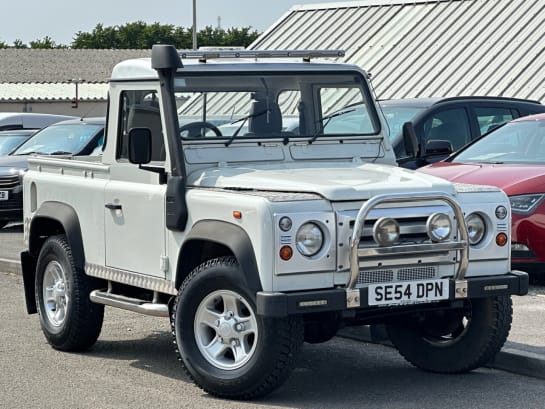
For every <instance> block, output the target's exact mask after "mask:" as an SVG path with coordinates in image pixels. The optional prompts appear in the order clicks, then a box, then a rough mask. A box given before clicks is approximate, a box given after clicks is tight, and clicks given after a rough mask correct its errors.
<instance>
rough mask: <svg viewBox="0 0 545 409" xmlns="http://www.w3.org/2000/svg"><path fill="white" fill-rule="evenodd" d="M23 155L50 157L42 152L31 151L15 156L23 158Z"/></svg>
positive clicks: (15, 154)
mask: <svg viewBox="0 0 545 409" xmlns="http://www.w3.org/2000/svg"><path fill="white" fill-rule="evenodd" d="M23 155H49V154H48V153H45V152H40V151H30V152H22V153H14V154H13V156H23Z"/></svg>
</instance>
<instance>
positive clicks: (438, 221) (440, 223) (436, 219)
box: [426, 213, 452, 242]
mask: <svg viewBox="0 0 545 409" xmlns="http://www.w3.org/2000/svg"><path fill="white" fill-rule="evenodd" d="M426 230H427V231H428V236H429V237H430V239H431V241H434V242H440V241H443V240H446V239H447V238H448V237H449V236H450V232H451V230H452V225H451V223H450V218H449V217H448V216H447V215H446V214H445V213H434V214H432V215H431V216H430V217H429V218H428V221H427V222H426Z"/></svg>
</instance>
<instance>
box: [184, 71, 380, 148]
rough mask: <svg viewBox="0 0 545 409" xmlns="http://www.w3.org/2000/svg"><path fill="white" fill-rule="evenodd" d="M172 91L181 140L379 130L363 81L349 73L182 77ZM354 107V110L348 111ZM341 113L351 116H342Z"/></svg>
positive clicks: (295, 136)
mask: <svg viewBox="0 0 545 409" xmlns="http://www.w3.org/2000/svg"><path fill="white" fill-rule="evenodd" d="M175 86H176V101H177V105H178V114H179V116H180V125H181V127H180V128H181V129H180V134H181V136H182V137H184V138H189V139H193V138H201V137H203V136H206V137H226V139H230V140H231V139H234V138H233V137H236V139H244V138H246V139H247V138H256V137H257V138H275V137H282V138H290V139H291V138H303V137H306V138H315V137H319V138H322V137H331V136H339V135H343V136H344V135H346V136H362V135H376V134H377V133H378V132H379V131H380V123H379V120H378V115H377V113H376V110H375V108H374V104H373V103H366V102H367V101H372V100H371V96H370V93H369V91H368V88H367V86H366V85H365V82H364V80H363V77H361V76H359V75H355V74H353V73H351V74H346V73H345V74H327V75H325V74H312V73H310V74H309V73H301V74H290V75H281V74H266V75H263V74H261V75H255V74H252V75H229V76H203V75H200V76H186V77H183V78H177V79H176V82H175ZM356 104H357V105H358V109H351V108H350V107H351V106H354V105H356ZM343 110H351V112H350V114H349V115H348V114H347V115H346V116H342V117H340V116H339V115H338V112H340V111H343ZM337 118H338V119H339V120H338V121H337V120H336V119H337ZM203 123H206V125H205V127H203V126H202V124H203ZM203 128H204V129H203Z"/></svg>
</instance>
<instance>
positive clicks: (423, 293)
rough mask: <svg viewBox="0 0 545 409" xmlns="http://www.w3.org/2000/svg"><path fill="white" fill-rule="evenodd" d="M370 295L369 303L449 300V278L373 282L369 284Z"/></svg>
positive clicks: (390, 303)
mask: <svg viewBox="0 0 545 409" xmlns="http://www.w3.org/2000/svg"><path fill="white" fill-rule="evenodd" d="M368 297H369V300H368V302H369V305H401V304H416V303H425V302H431V301H439V300H448V297H449V280H448V279H440V280H426V281H407V282H404V283H391V284H372V285H370V286H369V293H368Z"/></svg>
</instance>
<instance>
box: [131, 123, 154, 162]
mask: <svg viewBox="0 0 545 409" xmlns="http://www.w3.org/2000/svg"><path fill="white" fill-rule="evenodd" d="M129 161H130V162H131V163H134V164H136V165H145V164H146V163H150V161H151V131H150V130H149V129H148V128H132V129H131V130H130V131H129Z"/></svg>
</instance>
